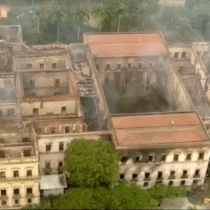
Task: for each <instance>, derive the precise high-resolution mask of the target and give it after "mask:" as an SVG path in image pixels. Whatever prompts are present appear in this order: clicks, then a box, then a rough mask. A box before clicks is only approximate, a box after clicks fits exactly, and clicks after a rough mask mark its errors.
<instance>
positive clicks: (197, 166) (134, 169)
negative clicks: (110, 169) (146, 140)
mask: <svg viewBox="0 0 210 210" xmlns="http://www.w3.org/2000/svg"><path fill="white" fill-rule="evenodd" d="M124 152H125V151H124ZM199 152H204V159H203V160H198V157H199ZM188 153H191V160H189V161H186V156H187V154H188ZM124 154H125V153H123V152H121V156H123V155H124ZM149 154H153V155H154V162H148V161H147V158H148V155H149ZM161 154H166V161H164V162H161V161H160V157H161ZM174 154H179V160H178V162H174V161H173V158H174ZM209 154H210V149H209V148H208V147H197V148H174V149H167V150H166V149H157V150H154V149H149V150H148V151H147V152H145V151H144V152H141V150H135V151H133V152H129V153H127V155H128V160H127V162H126V163H122V162H120V174H125V179H126V180H127V181H132V175H133V174H138V181H137V184H138V185H140V186H142V187H143V186H144V182H146V180H145V181H144V178H145V173H146V172H149V173H150V178H151V180H150V181H148V182H149V185H148V187H145V188H150V187H152V186H153V185H154V184H155V181H156V177H157V175H158V172H159V171H161V172H162V173H163V175H162V176H163V180H162V181H163V183H164V184H166V185H168V182H169V181H174V185H175V186H179V185H180V182H181V181H182V180H186V185H192V182H193V180H195V179H197V180H198V184H199V185H202V184H203V182H204V179H205V175H206V170H207V166H208V162H209ZM135 155H142V156H146V157H142V159H143V161H141V162H140V163H136V162H135ZM183 170H187V175H188V178H185V179H182V178H181V176H182V174H183ZM196 170H200V177H199V178H193V176H194V174H195V171H196ZM170 171H175V177H176V178H175V179H170V180H169V176H170Z"/></svg>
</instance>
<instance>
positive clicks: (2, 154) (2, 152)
mask: <svg viewBox="0 0 210 210" xmlns="http://www.w3.org/2000/svg"><path fill="white" fill-rule="evenodd" d="M0 158H5V151H2V150H0Z"/></svg>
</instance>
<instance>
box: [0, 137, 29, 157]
mask: <svg viewBox="0 0 210 210" xmlns="http://www.w3.org/2000/svg"><path fill="white" fill-rule="evenodd" d="M22 142H31V140H30V139H29V138H28V137H27V138H22ZM3 143H5V140H4V139H3V138H0V144H3ZM0 153H1V154H3V153H4V152H3V153H2V151H0ZM28 153H29V150H24V151H23V156H30V155H28ZM1 154H0V157H2V156H1ZM3 156H5V154H4V155H3Z"/></svg>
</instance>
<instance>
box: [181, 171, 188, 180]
mask: <svg viewBox="0 0 210 210" xmlns="http://www.w3.org/2000/svg"><path fill="white" fill-rule="evenodd" d="M182 178H187V170H183V174H182Z"/></svg>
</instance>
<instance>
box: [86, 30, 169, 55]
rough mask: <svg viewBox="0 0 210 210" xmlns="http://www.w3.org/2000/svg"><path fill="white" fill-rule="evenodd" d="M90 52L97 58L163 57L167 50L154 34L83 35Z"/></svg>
mask: <svg viewBox="0 0 210 210" xmlns="http://www.w3.org/2000/svg"><path fill="white" fill-rule="evenodd" d="M84 42H85V43H88V44H89V45H90V48H91V52H92V54H93V55H94V56H97V57H121V56H147V55H149V56H153V55H165V54H167V53H168V50H167V48H166V46H165V42H164V39H163V37H162V36H161V34H160V33H159V32H156V33H145V34H140V33H107V34H85V35H84Z"/></svg>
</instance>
